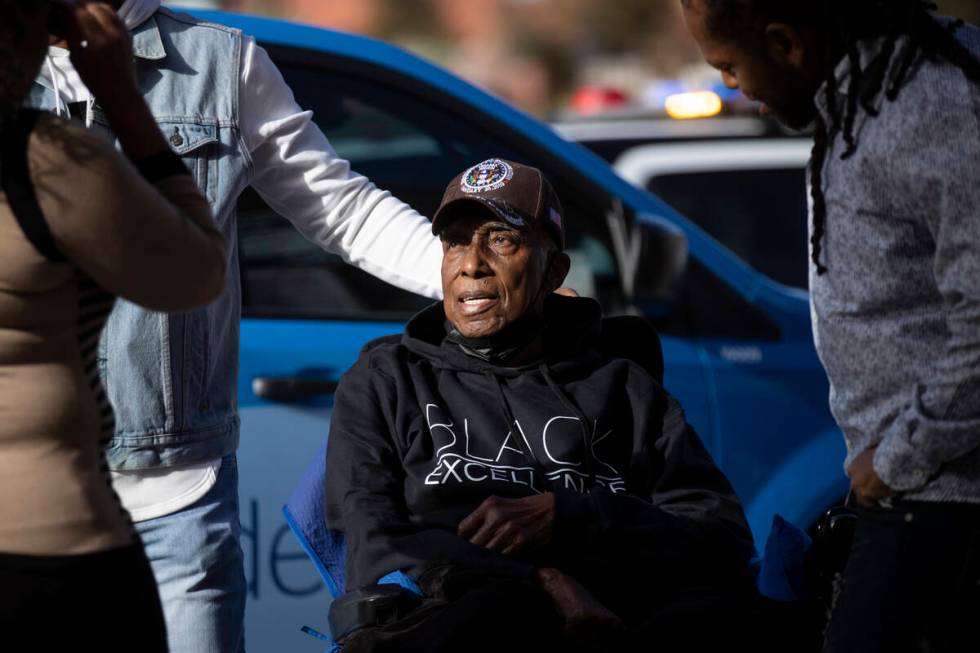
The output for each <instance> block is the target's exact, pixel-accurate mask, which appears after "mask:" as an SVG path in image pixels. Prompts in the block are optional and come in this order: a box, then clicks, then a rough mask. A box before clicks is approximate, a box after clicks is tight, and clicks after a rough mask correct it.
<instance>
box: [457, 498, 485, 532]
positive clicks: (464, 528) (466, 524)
mask: <svg viewBox="0 0 980 653" xmlns="http://www.w3.org/2000/svg"><path fill="white" fill-rule="evenodd" d="M486 510H487V502H486V501H484V502H483V503H481V504H480V505H479V506H478V507H477V509H476V510H474V511H473V512H471V513H470V514H469V515H467V516H466V518H465V519H463V521H461V522H459V526H458V527H457V528H456V533H457V534H458V535H459V536H460V537H463V538H466V539H470V538H471V537H472V536H473V535H475V534H476V532H477V531H479V530H480V527H481V526H483V522H484V518H485V514H486Z"/></svg>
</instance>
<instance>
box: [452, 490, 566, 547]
mask: <svg viewBox="0 0 980 653" xmlns="http://www.w3.org/2000/svg"><path fill="white" fill-rule="evenodd" d="M554 522H555V495H554V494H553V493H552V492H546V493H545V494H538V495H535V496H531V497H524V498H523V499H501V498H500V497H490V498H489V499H487V500H486V501H484V502H483V503H481V504H480V507H479V508H477V509H476V510H474V511H473V512H472V513H471V514H470V515H469V516H468V517H467V518H466V519H464V520H463V521H462V522H460V524H459V531H458V532H459V535H460V536H461V537H464V538H466V539H467V540H469V541H470V542H472V543H473V544H476V545H478V546H483V547H486V548H488V549H490V550H491V551H497V552H499V553H503V554H504V555H512V554H515V553H520V552H522V551H528V550H531V549H536V548H539V547H542V546H544V545H546V544H547V543H548V542H550V541H551V531H552V527H553V525H554Z"/></svg>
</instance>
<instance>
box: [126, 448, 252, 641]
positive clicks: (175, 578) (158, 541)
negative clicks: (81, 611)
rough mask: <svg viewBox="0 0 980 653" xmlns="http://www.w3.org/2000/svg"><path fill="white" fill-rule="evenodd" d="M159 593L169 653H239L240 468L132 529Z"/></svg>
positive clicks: (228, 463) (233, 462)
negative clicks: (184, 502)
mask: <svg viewBox="0 0 980 653" xmlns="http://www.w3.org/2000/svg"><path fill="white" fill-rule="evenodd" d="M136 528H137V530H138V531H139V533H140V536H141V537H142V538H143V545H144V547H145V548H146V555H147V557H148V558H149V560H150V565H151V566H152V567H153V574H154V576H155V577H156V581H157V585H158V587H159V589H160V600H161V602H162V603H163V612H164V617H165V620H166V623H167V641H168V644H169V646H170V653H244V651H245V629H244V628H245V594H246V586H245V565H244V557H243V554H242V547H241V543H240V539H241V525H240V523H239V520H238V460H237V459H236V457H235V455H234V454H231V455H228V456H225V457H224V458H223V459H222V460H221V469H219V470H218V478H217V480H216V482H215V484H214V487H213V488H211V490H210V491H208V493H207V494H205V495H204V496H203V497H201V498H200V499H199V500H198V501H197V502H196V503H194V504H192V505H190V506H188V507H187V508H184V509H183V510H180V511H178V512H176V513H174V514H171V515H165V516H163V517H158V518H156V519H149V520H146V521H143V522H139V523H137V524H136Z"/></svg>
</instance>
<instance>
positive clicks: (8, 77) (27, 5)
mask: <svg viewBox="0 0 980 653" xmlns="http://www.w3.org/2000/svg"><path fill="white" fill-rule="evenodd" d="M32 4H36V3H32V2H28V0H0V16H3V20H0V125H2V123H3V120H4V119H5V118H7V117H9V116H10V114H11V113H13V112H14V111H16V110H17V108H18V107H19V106H20V104H21V102H22V101H23V98H22V97H19V96H20V94H21V89H22V88H23V76H24V74H25V71H24V70H22V69H21V67H20V66H18V61H19V60H20V57H18V56H17V55H18V53H19V52H20V47H21V45H22V42H21V41H22V39H21V38H19V37H20V35H22V34H23V33H24V29H25V25H26V17H27V13H26V12H28V11H30V10H31V5H32Z"/></svg>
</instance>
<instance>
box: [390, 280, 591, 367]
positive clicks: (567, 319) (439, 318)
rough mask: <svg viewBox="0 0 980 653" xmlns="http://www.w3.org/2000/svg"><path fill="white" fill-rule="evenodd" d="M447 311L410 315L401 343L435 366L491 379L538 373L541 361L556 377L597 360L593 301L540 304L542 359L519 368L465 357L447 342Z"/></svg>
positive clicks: (553, 299)
mask: <svg viewBox="0 0 980 653" xmlns="http://www.w3.org/2000/svg"><path fill="white" fill-rule="evenodd" d="M446 326H447V323H446V313H445V311H443V308H442V302H437V303H435V304H432V305H431V306H429V307H428V308H425V309H424V310H422V311H421V312H420V313H418V314H417V315H416V316H415V317H413V318H412V319H411V320H410V321H409V322H408V325H407V326H406V327H405V333H404V334H403V335H402V345H403V346H404V347H405V348H406V349H408V350H409V351H411V352H413V353H415V354H418V355H419V356H421V357H422V358H425V359H427V360H428V361H429V362H430V363H432V365H433V366H434V367H437V368H443V369H451V370H458V371H469V372H474V373H481V374H486V373H487V372H491V373H493V374H494V375H495V376H501V377H515V376H520V375H522V374H524V373H526V372H528V371H531V370H537V369H539V368H540V367H541V365H542V363H544V364H546V365H547V367H548V368H550V369H551V370H553V371H554V372H556V373H562V372H568V371H571V370H572V369H575V368H582V367H588V366H589V365H594V364H596V363H597V362H598V361H599V360H600V354H599V336H600V333H601V329H602V309H601V307H600V306H599V303H598V302H596V301H595V300H593V299H588V298H584V297H563V296H561V295H550V296H548V297H547V299H545V303H544V331H543V333H542V338H543V339H544V356H543V359H541V360H538V361H535V362H533V363H530V364H528V365H523V366H518V367H507V366H505V365H499V364H495V363H492V362H487V361H484V360H482V359H480V358H477V357H474V356H472V355H470V354H467V353H466V352H464V351H463V350H462V348H461V347H460V346H459V345H458V344H456V343H454V342H450V341H448V340H447V339H446V335H447V331H446Z"/></svg>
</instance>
